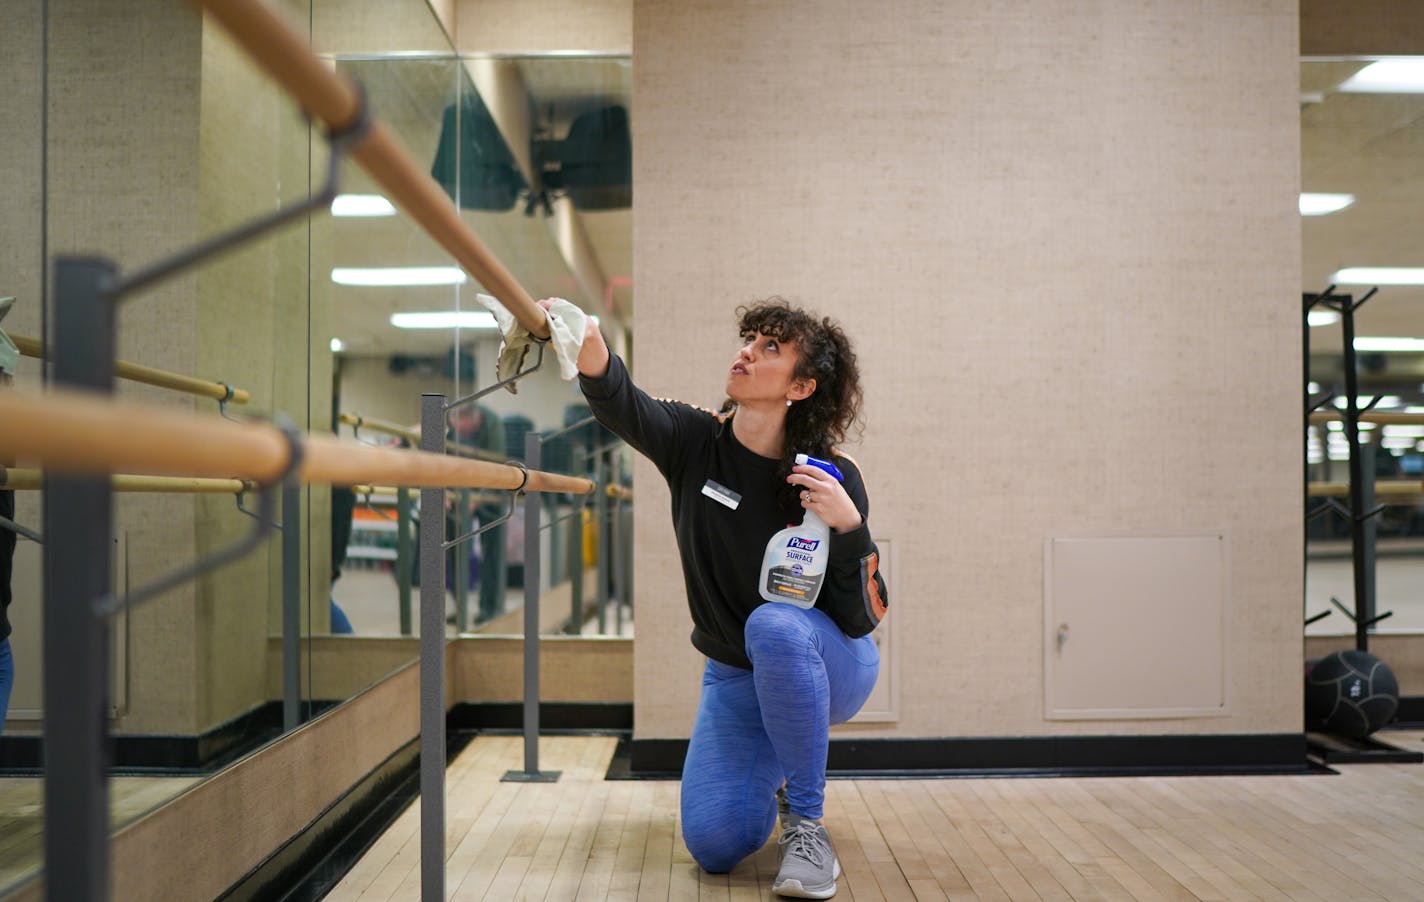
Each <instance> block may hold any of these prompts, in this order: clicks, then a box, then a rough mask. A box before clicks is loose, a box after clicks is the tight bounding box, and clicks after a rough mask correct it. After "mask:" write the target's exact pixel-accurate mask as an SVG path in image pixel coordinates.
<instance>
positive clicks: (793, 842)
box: [771, 814, 841, 899]
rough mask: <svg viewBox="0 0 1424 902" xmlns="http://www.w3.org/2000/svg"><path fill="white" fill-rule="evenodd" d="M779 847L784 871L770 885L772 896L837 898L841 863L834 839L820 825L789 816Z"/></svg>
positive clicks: (800, 817) (802, 818) (805, 818)
mask: <svg viewBox="0 0 1424 902" xmlns="http://www.w3.org/2000/svg"><path fill="white" fill-rule="evenodd" d="M777 845H778V846H780V850H779V851H780V853H781V870H780V871H778V872H777V874H776V882H775V883H773V884H772V885H771V890H772V892H774V893H776V894H777V895H779V896H794V897H795V898H797V899H829V898H831V897H832V896H834V895H835V894H836V878H837V877H839V876H840V875H841V863H840V860H839V859H837V858H836V850H835V847H834V846H832V845H831V835H830V834H829V833H827V832H826V828H825V827H823V826H821V822H820V821H814V820H811V819H810V818H807V817H802V816H801V815H799V814H788V815H787V816H786V825H785V827H783V828H782V831H781V838H780V839H778V840H777Z"/></svg>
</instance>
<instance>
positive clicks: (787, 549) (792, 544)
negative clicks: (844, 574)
mask: <svg viewBox="0 0 1424 902" xmlns="http://www.w3.org/2000/svg"><path fill="white" fill-rule="evenodd" d="M796 463H798V464H801V465H806V466H812V467H818V468H820V469H821V470H824V471H825V472H827V473H829V474H831V475H832V476H834V477H835V478H836V479H838V480H841V481H844V480H845V476H843V475H842V474H841V471H840V470H839V469H838V468H837V467H836V465H835V464H833V463H831V462H830V461H828V460H821V459H820V458H817V457H811V456H810V455H807V454H798V455H796ZM830 556H831V528H830V527H829V526H827V525H826V524H825V522H824V521H823V520H822V519H821V518H820V517H818V516H816V515H815V514H814V513H812V512H811V510H810V509H809V508H807V510H806V515H805V517H804V518H803V519H802V520H801V525H800V526H788V527H787V528H785V529H783V530H782V531H781V532H778V533H777V534H776V535H774V536H772V537H771V541H770V542H768V543H767V545H766V554H765V556H763V557H762V561H761V581H760V583H759V584H758V585H759V587H760V589H761V597H762V598H764V599H766V600H767V601H783V602H786V603H787V604H794V605H796V606H797V607H798V608H809V607H812V606H813V605H815V604H816V596H817V595H819V594H820V592H821V584H822V583H823V582H825V580H826V561H827V560H828V559H829V558H830Z"/></svg>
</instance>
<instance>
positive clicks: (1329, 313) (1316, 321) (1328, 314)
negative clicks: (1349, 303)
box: [1305, 310, 1340, 391]
mask: <svg viewBox="0 0 1424 902" xmlns="http://www.w3.org/2000/svg"><path fill="white" fill-rule="evenodd" d="M1305 321H1306V322H1307V323H1309V324H1310V325H1312V326H1330V325H1334V324H1335V323H1338V322H1339V321H1340V314H1338V313H1336V312H1335V311H1334V310H1312V311H1310V312H1309V313H1307V314H1306V315H1305ZM1311 385H1315V383H1314V382H1312V383H1311ZM1311 391H1320V387H1319V386H1316V387H1315V388H1312V389H1311Z"/></svg>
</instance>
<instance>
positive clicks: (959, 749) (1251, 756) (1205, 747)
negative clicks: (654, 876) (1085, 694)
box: [608, 733, 1321, 780]
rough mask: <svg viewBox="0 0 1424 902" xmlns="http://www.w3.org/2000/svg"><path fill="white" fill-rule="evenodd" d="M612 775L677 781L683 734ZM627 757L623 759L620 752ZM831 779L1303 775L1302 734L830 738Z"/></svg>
mask: <svg viewBox="0 0 1424 902" xmlns="http://www.w3.org/2000/svg"><path fill="white" fill-rule="evenodd" d="M619 751H620V753H621V754H619V755H615V762H614V765H613V766H612V767H610V769H609V773H608V778H609V779H635V780H637V779H645V780H667V779H674V780H675V779H677V778H678V777H679V776H680V775H681V773H682V763H683V759H684V758H685V757H686V755H687V740H685V739H635V740H629V741H627V742H626V743H622V744H620V750H619ZM620 757H621V758H622V759H623V760H622V761H621V762H620V761H619V760H618V758H620ZM826 764H827V768H826V770H827V775H828V776H830V777H833V778H842V777H844V778H865V777H880V778H924V777H969V776H1112V775H1122V776H1129V775H1141V776H1149V775H1150V776H1164V775H1193V774H1203V775H1205V774H1221V775H1225V774H1304V773H1318V772H1320V770H1321V769H1320V768H1319V766H1318V765H1316V764H1314V763H1312V762H1311V761H1310V760H1309V759H1308V758H1307V757H1306V743H1305V735H1304V734H1303V733H1279V734H1277V733H1269V734H1248V735H1226V736H1049V737H1003V738H984V739H953V738H945V739H832V740H831V746H830V752H829V754H828V756H827V761H826Z"/></svg>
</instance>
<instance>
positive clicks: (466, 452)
mask: <svg viewBox="0 0 1424 902" xmlns="http://www.w3.org/2000/svg"><path fill="white" fill-rule="evenodd" d="M337 419H339V420H340V421H341V422H343V423H345V424H346V425H347V426H350V427H352V428H353V429H369V430H371V431H372V432H379V433H381V434H382V435H393V436H395V437H396V438H403V439H405V440H406V441H408V442H410V444H411V447H413V448H419V447H420V433H419V432H416V431H415V430H414V429H407V428H406V427H404V426H397V425H396V424H395V423H387V422H385V421H384V420H372V419H368V418H367V417H363V416H361V415H360V414H359V413H343V414H338V415H337ZM445 450H446V451H450V452H453V453H455V454H460V455H463V456H465V457H475V458H478V459H480V460H492V461H495V462H496V463H504V462H505V461H506V460H508V459H509V458H508V457H507V456H506V455H504V454H496V453H495V452H493V451H486V450H484V449H483V448H471V447H470V446H469V445H462V444H460V443H459V442H454V441H450V440H449V439H446V440H445Z"/></svg>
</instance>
